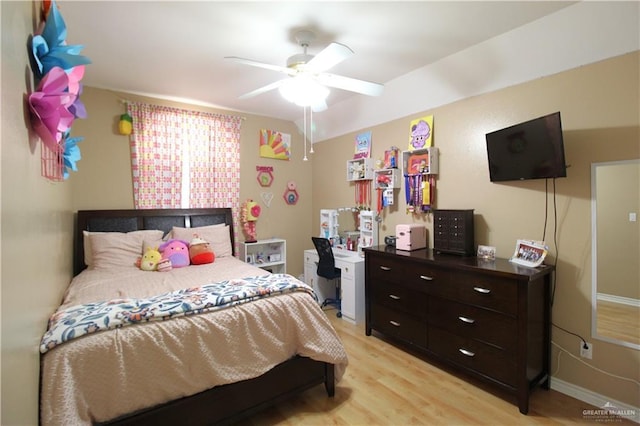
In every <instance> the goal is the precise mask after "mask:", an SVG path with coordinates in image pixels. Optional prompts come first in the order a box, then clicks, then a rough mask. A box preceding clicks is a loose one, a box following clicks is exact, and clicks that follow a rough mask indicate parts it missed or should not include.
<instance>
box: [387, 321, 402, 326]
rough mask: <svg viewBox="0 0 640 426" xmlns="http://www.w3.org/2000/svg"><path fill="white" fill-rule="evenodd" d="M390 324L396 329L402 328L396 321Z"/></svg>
mask: <svg viewBox="0 0 640 426" xmlns="http://www.w3.org/2000/svg"><path fill="white" fill-rule="evenodd" d="M389 324H391V325H392V326H394V327H400V323H399V322H396V321H389Z"/></svg>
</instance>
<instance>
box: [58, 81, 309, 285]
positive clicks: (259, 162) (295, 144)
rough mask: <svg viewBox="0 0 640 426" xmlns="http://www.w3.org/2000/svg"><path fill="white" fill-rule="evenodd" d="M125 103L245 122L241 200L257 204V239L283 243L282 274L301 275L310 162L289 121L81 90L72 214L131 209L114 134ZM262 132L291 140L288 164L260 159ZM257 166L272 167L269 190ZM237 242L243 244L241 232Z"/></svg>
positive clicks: (124, 159) (122, 152)
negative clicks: (291, 184)
mask: <svg viewBox="0 0 640 426" xmlns="http://www.w3.org/2000/svg"><path fill="white" fill-rule="evenodd" d="M124 100H127V101H139V102H149V103H154V104H160V105H170V106H176V107H181V108H188V109H193V110H200V111H209V112H220V113H228V114H235V115H241V116H242V117H245V119H244V120H243V121H242V126H241V135H240V139H241V140H240V196H241V201H244V200H246V199H248V198H251V199H253V200H255V201H258V202H259V203H260V205H261V206H262V213H261V215H260V218H259V219H258V221H257V225H256V228H257V233H258V238H259V239H260V238H271V237H278V238H285V239H286V240H287V263H288V265H287V272H288V273H290V274H292V275H294V276H298V275H299V274H301V273H302V269H303V268H302V251H303V249H305V248H308V244H305V243H306V239H305V238H304V237H305V236H306V237H307V239H309V241H311V235H310V234H308V233H309V232H310V226H311V171H312V169H313V162H312V161H306V162H305V161H303V157H304V149H303V147H302V142H303V139H302V135H301V134H299V132H298V130H297V128H296V126H295V125H294V124H293V123H291V122H287V121H282V120H273V119H268V118H265V117H260V116H255V115H248V114H239V113H234V112H230V111H224V110H220V109H214V108H207V107H198V106H193V105H185V104H180V103H177V102H170V101H164V100H159V99H152V98H148V97H142V96H136V95H132V94H125V93H117V92H111V91H108V90H103V89H96V88H92V87H85V88H84V92H83V94H82V101H83V103H84V104H85V106H86V108H87V111H88V117H87V118H86V119H84V120H77V121H76V123H75V124H74V127H73V131H74V134H75V135H80V136H84V140H83V141H82V142H81V143H80V144H79V146H80V150H81V152H82V160H80V161H79V162H78V171H77V172H76V173H73V174H72V176H71V178H70V179H69V180H70V184H71V187H72V188H73V200H72V204H71V206H72V209H73V211H76V210H83V209H113V208H123V209H127V208H133V186H132V178H131V157H130V147H129V138H128V137H127V136H122V135H120V134H119V133H118V120H119V118H120V115H121V114H123V113H124V112H125V111H126V108H125V105H124V103H123V101H124ZM301 114H302V112H301ZM263 128H266V129H271V130H278V131H281V132H283V133H288V134H290V135H291V156H292V158H291V159H290V160H289V161H284V160H275V159H270V158H262V157H260V156H259V150H258V136H259V131H260V129H263ZM256 166H271V167H273V175H274V180H273V183H272V185H271V186H270V187H261V186H260V185H259V184H258V181H257V179H256V177H257V171H256ZM290 180H293V181H295V182H296V184H297V191H298V194H299V196H300V197H299V201H298V203H297V204H295V205H288V204H286V203H285V201H284V198H283V194H284V192H285V190H286V185H287V182H288V181H290ZM262 192H271V193H273V200H272V202H271V206H270V207H267V206H266V205H265V203H264V202H263V200H262V197H261V193H262ZM307 234H308V235H307ZM240 240H241V241H243V240H244V236H243V235H242V233H241V234H240Z"/></svg>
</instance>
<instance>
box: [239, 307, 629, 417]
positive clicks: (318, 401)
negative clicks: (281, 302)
mask: <svg viewBox="0 0 640 426" xmlns="http://www.w3.org/2000/svg"><path fill="white" fill-rule="evenodd" d="M327 316H328V317H329V318H330V319H331V321H332V323H333V324H334V326H335V328H336V330H337V332H338V334H339V335H340V338H341V339H342V341H343V343H344V345H345V348H346V350H347V353H348V355H349V366H348V367H347V370H346V372H345V375H344V377H343V378H342V380H341V381H340V382H338V384H337V386H336V395H335V397H334V398H328V397H327V396H326V393H325V389H324V386H317V387H315V388H313V389H310V390H308V391H306V392H305V393H303V394H301V395H299V396H296V397H294V398H293V399H292V400H289V401H286V402H283V403H280V404H279V405H277V406H275V407H273V408H269V409H267V410H266V411H263V412H261V413H259V414H258V415H256V416H254V417H252V418H251V419H249V420H246V421H243V422H242V423H241V425H246V426H253V425H256V426H257V425H260V426H266V425H283V426H285V425H287V426H288V425H291V426H293V425H295V426H299V425H367V426H369V425H385V426H386V425H394V426H396V425H397V426H403V425H547V424H551V425H574V424H586V423H596V422H595V421H594V420H593V419H588V418H585V417H584V416H583V414H582V412H583V410H584V409H593V408H595V407H591V406H589V405H588V404H586V403H584V402H582V401H578V400H576V399H573V398H570V397H568V396H566V395H564V394H561V393H559V392H556V391H554V390H548V391H545V390H543V389H536V390H535V391H534V392H533V394H532V396H531V400H530V406H529V414H528V415H526V416H525V415H522V414H520V412H519V411H518V407H517V405H516V404H515V399H514V398H512V397H511V396H509V395H508V394H504V393H501V391H499V390H496V388H494V387H490V386H488V385H485V384H483V383H480V382H478V381H474V380H472V379H470V378H469V377H468V376H463V375H456V374H454V373H451V372H447V371H446V367H443V366H439V367H438V366H434V365H432V364H430V363H428V362H427V361H426V360H425V359H421V358H420V357H418V356H413V355H410V354H408V353H406V352H404V351H402V350H400V349H398V348H397V347H395V346H394V345H392V344H391V343H390V342H387V341H385V340H383V339H382V338H380V337H376V336H369V337H367V336H365V333H364V326H356V325H353V324H350V323H349V322H347V321H345V320H340V319H337V318H336V317H335V311H331V310H330V311H327ZM614 421H615V423H616V424H629V425H635V423H633V422H631V421H629V420H621V421H618V419H616V420H614ZM636 426H637V425H636Z"/></svg>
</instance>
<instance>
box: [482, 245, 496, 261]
mask: <svg viewBox="0 0 640 426" xmlns="http://www.w3.org/2000/svg"><path fill="white" fill-rule="evenodd" d="M478 257H479V258H480V259H483V260H495V259H496V248H495V247H493V246H483V245H478Z"/></svg>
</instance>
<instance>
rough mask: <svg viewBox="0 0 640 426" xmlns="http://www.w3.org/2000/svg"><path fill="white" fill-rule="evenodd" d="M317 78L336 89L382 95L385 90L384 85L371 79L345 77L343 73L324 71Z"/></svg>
mask: <svg viewBox="0 0 640 426" xmlns="http://www.w3.org/2000/svg"><path fill="white" fill-rule="evenodd" d="M316 80H317V81H318V82H319V83H321V84H324V85H325V86H329V87H335V88H336V89H342V90H348V91H350V92H356V93H361V94H363V95H369V96H380V95H381V94H382V92H383V91H384V85H382V84H380V83H373V82H371V81H365V80H357V79H355V78H350V77H344V76H341V75H335V74H329V73H322V74H320V75H318V76H317V77H316Z"/></svg>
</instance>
